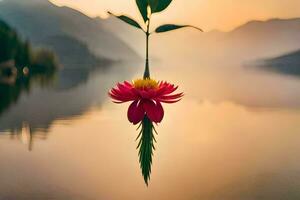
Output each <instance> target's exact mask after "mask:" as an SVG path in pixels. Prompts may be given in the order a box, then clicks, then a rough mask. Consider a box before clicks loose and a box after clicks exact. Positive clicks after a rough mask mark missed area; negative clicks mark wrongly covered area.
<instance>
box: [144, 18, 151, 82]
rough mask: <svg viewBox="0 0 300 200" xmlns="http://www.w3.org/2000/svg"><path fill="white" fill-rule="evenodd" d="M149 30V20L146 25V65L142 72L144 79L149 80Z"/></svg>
mask: <svg viewBox="0 0 300 200" xmlns="http://www.w3.org/2000/svg"><path fill="white" fill-rule="evenodd" d="M149 28H150V18H149V20H148V24H147V32H146V65H145V72H144V79H147V78H150V69H149V36H150V33H149Z"/></svg>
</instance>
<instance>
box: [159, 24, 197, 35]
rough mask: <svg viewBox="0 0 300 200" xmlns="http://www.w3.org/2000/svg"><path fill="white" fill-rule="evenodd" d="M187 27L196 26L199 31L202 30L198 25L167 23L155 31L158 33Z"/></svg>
mask: <svg viewBox="0 0 300 200" xmlns="http://www.w3.org/2000/svg"><path fill="white" fill-rule="evenodd" d="M186 27H191V28H195V29H197V30H199V31H202V30H201V29H200V28H197V27H195V26H191V25H175V24H165V25H162V26H159V27H158V28H156V29H155V32H156V33H163V32H167V31H173V30H176V29H180V28H186Z"/></svg>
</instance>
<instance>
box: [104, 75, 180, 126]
mask: <svg viewBox="0 0 300 200" xmlns="http://www.w3.org/2000/svg"><path fill="white" fill-rule="evenodd" d="M177 88H178V86H177V87H175V86H174V85H172V84H170V83H167V82H163V81H162V82H157V81H155V80H153V79H138V80H135V81H133V83H129V82H127V81H125V82H124V83H118V84H117V86H116V87H115V88H113V89H112V90H111V91H110V92H109V96H110V97H111V98H112V99H113V100H114V102H115V103H124V102H129V101H133V102H132V103H131V105H130V106H129V108H128V113H127V115H128V120H129V121H130V122H131V123H133V124H138V123H139V122H141V121H142V120H143V118H144V116H145V115H147V117H148V118H149V119H150V120H151V121H152V122H155V123H160V122H161V121H162V119H163V117H164V109H163V107H162V105H161V103H176V102H178V101H180V100H181V97H182V96H183V93H178V94H172V93H173V92H174V91H175V90H177Z"/></svg>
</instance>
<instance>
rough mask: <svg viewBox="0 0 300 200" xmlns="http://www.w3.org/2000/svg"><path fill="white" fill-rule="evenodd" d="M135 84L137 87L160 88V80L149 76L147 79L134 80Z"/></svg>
mask: <svg viewBox="0 0 300 200" xmlns="http://www.w3.org/2000/svg"><path fill="white" fill-rule="evenodd" d="M133 86H134V88H136V89H145V88H148V89H156V88H158V82H157V81H156V80H153V79H150V78H147V79H136V80H134V81H133Z"/></svg>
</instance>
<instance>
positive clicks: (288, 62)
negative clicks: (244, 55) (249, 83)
mask: <svg viewBox="0 0 300 200" xmlns="http://www.w3.org/2000/svg"><path fill="white" fill-rule="evenodd" d="M258 65H259V66H260V67H264V68H265V69H269V70H274V71H277V72H280V73H284V74H290V75H297V76H299V75H300V50H298V51H294V52H292V53H288V54H285V55H282V56H278V57H275V58H270V59H264V60H262V61H261V62H259V64H258Z"/></svg>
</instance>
